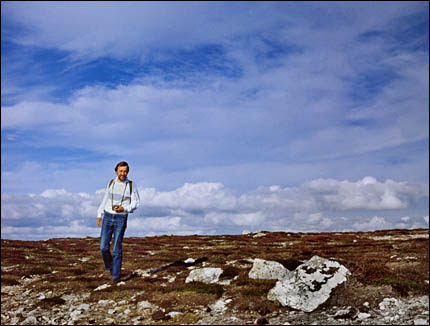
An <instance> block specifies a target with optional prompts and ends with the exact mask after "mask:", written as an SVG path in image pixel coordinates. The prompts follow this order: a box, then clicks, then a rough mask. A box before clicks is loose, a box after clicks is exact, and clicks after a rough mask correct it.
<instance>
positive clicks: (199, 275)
mask: <svg viewBox="0 0 430 326" xmlns="http://www.w3.org/2000/svg"><path fill="white" fill-rule="evenodd" d="M222 272H223V270H222V269H221V268H210V267H206V268H197V269H193V270H192V271H191V272H190V274H189V275H188V277H187V279H186V280H185V283H190V282H203V283H216V282H218V280H219V277H220V276H221V274H222Z"/></svg>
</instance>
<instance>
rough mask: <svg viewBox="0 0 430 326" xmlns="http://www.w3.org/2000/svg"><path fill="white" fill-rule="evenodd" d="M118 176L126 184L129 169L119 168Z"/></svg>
mask: <svg viewBox="0 0 430 326" xmlns="http://www.w3.org/2000/svg"><path fill="white" fill-rule="evenodd" d="M116 174H117V176H118V179H119V181H121V182H124V181H125V179H126V178H127V174H128V171H127V167H126V166H119V167H118V169H117V170H116Z"/></svg>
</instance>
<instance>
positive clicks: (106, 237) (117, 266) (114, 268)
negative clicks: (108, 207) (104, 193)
mask: <svg viewBox="0 0 430 326" xmlns="http://www.w3.org/2000/svg"><path fill="white" fill-rule="evenodd" d="M127 216H128V215H120V214H110V213H107V212H105V213H104V216H103V222H102V230H101V233H100V249H101V252H102V258H103V262H104V264H105V268H106V270H110V271H111V273H112V277H113V278H119V277H120V274H121V265H122V239H123V238H124V233H125V229H126V228H127ZM112 234H113V250H112V254H111V253H110V241H111V239H112Z"/></svg>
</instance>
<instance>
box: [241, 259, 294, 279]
mask: <svg viewBox="0 0 430 326" xmlns="http://www.w3.org/2000/svg"><path fill="white" fill-rule="evenodd" d="M290 273H292V272H290V271H289V270H288V269H286V268H285V267H284V265H282V264H280V263H278V262H276V261H269V260H264V259H259V258H256V259H254V262H253V265H252V268H251V270H250V271H249V273H248V276H249V278H253V279H263V280H282V279H284V278H285V277H287V275H288V274H290Z"/></svg>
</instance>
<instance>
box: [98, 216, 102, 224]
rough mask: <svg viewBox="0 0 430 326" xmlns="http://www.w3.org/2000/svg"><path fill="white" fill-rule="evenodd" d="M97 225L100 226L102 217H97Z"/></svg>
mask: <svg viewBox="0 0 430 326" xmlns="http://www.w3.org/2000/svg"><path fill="white" fill-rule="evenodd" d="M97 226H102V218H101V217H97Z"/></svg>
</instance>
